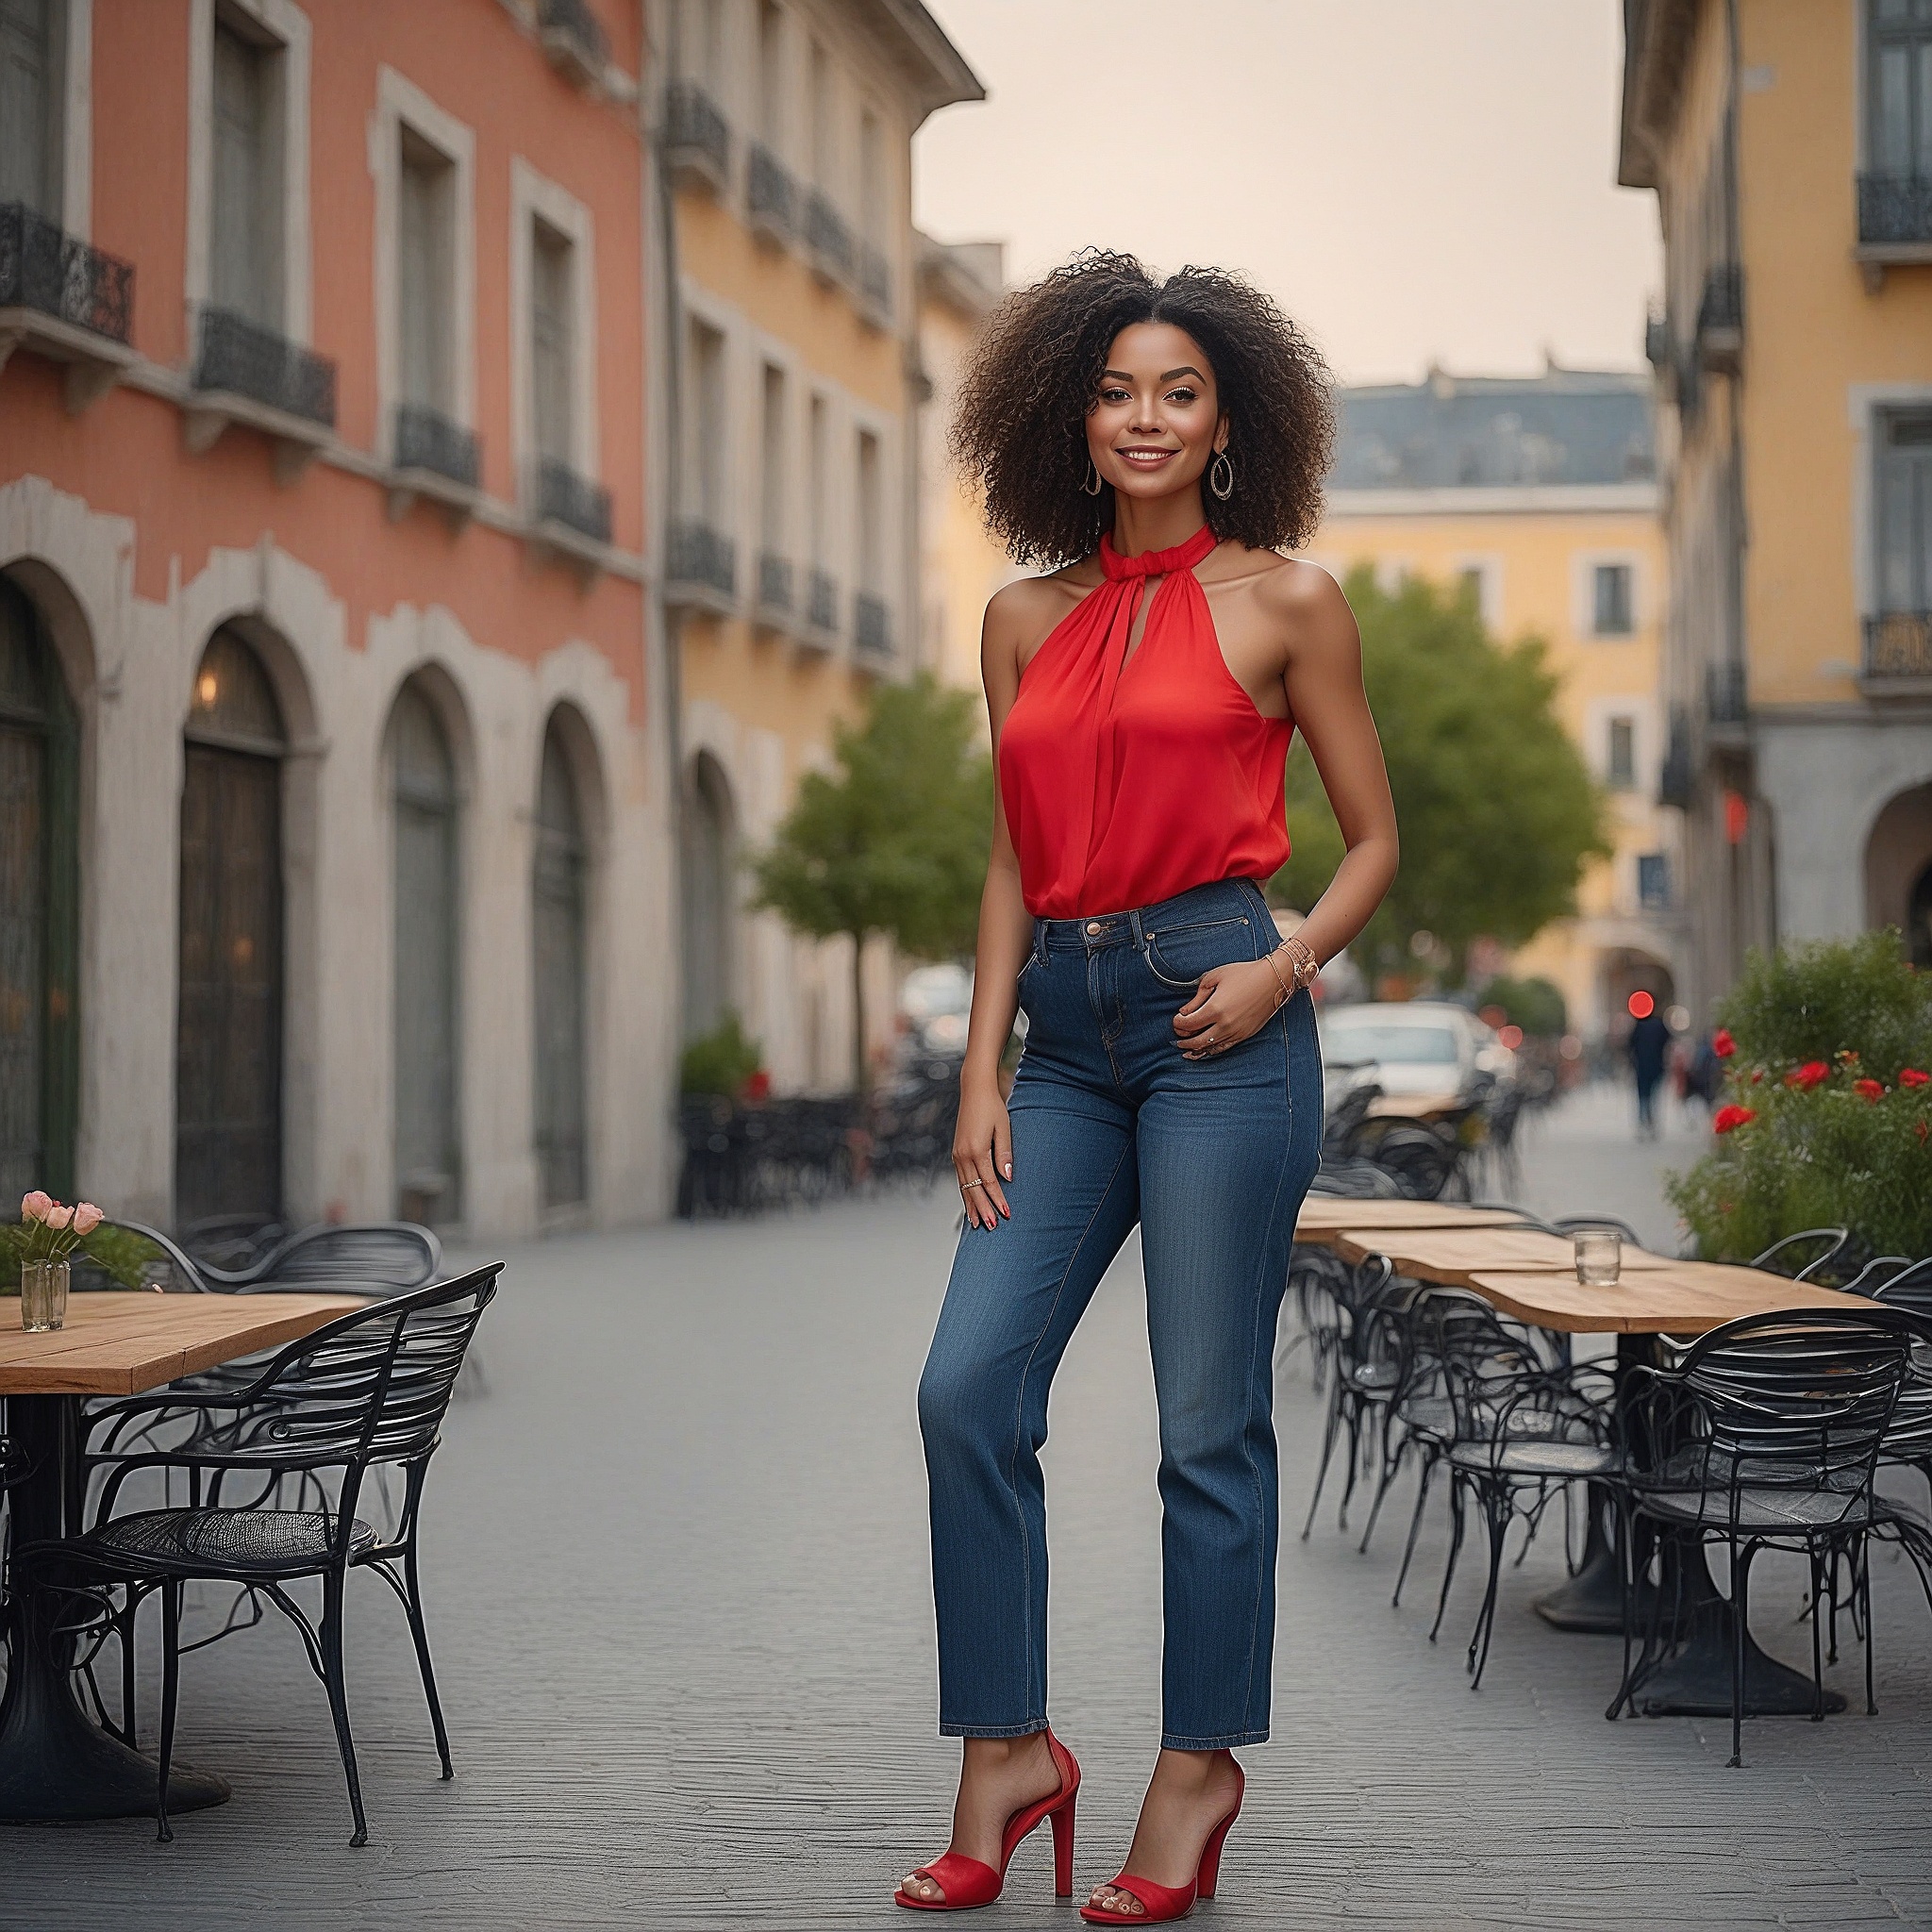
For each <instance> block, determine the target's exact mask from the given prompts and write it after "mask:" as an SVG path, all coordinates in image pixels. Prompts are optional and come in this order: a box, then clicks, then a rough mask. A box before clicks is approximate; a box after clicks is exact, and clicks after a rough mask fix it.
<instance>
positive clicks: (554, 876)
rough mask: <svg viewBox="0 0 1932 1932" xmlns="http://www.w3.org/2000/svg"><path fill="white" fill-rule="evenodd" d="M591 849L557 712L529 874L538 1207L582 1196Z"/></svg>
mask: <svg viewBox="0 0 1932 1932" xmlns="http://www.w3.org/2000/svg"><path fill="white" fill-rule="evenodd" d="M589 871H590V854H589V850H588V848H587V846H586V844H585V841H584V814H583V802H582V800H581V798H580V797H579V795H578V791H577V781H576V774H575V772H574V771H573V769H572V763H571V756H570V750H569V747H568V746H567V745H566V744H565V742H564V735H563V732H562V730H561V729H560V728H559V724H558V719H557V717H556V715H555V714H553V715H552V717H551V720H550V723H549V724H548V726H547V727H546V728H545V730H544V733H543V769H542V774H541V779H540V780H539V783H538V788H537V854H536V867H535V873H534V878H533V881H532V902H533V903H532V908H531V910H532V921H531V925H532V932H533V935H534V940H535V954H536V957H535V976H534V982H533V984H534V991H535V997H536V1012H535V1016H534V1020H535V1027H534V1030H535V1035H536V1045H537V1069H536V1071H537V1091H536V1141H537V1168H538V1193H539V1199H540V1202H541V1206H543V1207H544V1208H564V1207H569V1206H572V1205H573V1204H575V1203H576V1202H580V1201H583V1200H586V1199H588V1197H589V1194H590V1185H589V1161H588V1158H587V1150H586V1140H587V1135H586V1127H585V1121H586V1113H587V1109H586V1106H585V1097H584V1088H585V1079H584V1053H585V1041H586V1034H587V1030H588V1029H587V1024H586V1015H587V1011H588V1007H589V999H588V994H587V991H586V983H587V972H586V950H587V948H586V929H587V926H588V923H589V921H588V911H589V891H588V877H587V875H588V874H589Z"/></svg>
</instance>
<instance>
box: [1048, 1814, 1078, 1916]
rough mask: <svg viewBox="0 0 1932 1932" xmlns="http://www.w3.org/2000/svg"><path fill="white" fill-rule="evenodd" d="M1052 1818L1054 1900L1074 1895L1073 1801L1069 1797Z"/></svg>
mask: <svg viewBox="0 0 1932 1932" xmlns="http://www.w3.org/2000/svg"><path fill="white" fill-rule="evenodd" d="M1052 1817H1053V1891H1054V1896H1055V1897H1056V1898H1072V1897H1073V1895H1074V1800H1073V1798H1072V1796H1071V1795H1070V1796H1069V1797H1068V1798H1067V1801H1066V1802H1065V1804H1063V1805H1062V1806H1061V1807H1060V1808H1059V1809H1058V1811H1056V1812H1054V1813H1052Z"/></svg>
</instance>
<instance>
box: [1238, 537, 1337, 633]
mask: <svg viewBox="0 0 1932 1932" xmlns="http://www.w3.org/2000/svg"><path fill="white" fill-rule="evenodd" d="M1248 560H1249V563H1250V567H1251V568H1252V569H1253V571H1254V573H1255V576H1254V594H1255V596H1256V597H1257V599H1258V600H1259V601H1260V603H1261V605H1262V606H1263V608H1266V609H1267V610H1268V611H1269V612H1271V613H1272V614H1273V615H1274V616H1275V617H1278V618H1280V619H1282V620H1283V621H1284V622H1285V623H1288V624H1291V625H1295V626H1296V627H1297V628H1299V627H1300V626H1301V625H1324V624H1333V623H1334V622H1335V621H1336V620H1337V619H1338V618H1340V619H1343V620H1346V621H1347V622H1348V623H1350V624H1353V622H1354V615H1353V613H1352V612H1351V611H1350V610H1349V608H1348V599H1347V598H1346V597H1345V596H1343V595H1342V591H1341V585H1340V584H1338V583H1337V582H1336V581H1335V579H1334V578H1333V577H1332V576H1330V575H1329V574H1328V573H1327V572H1326V571H1325V570H1324V569H1323V568H1322V566H1321V565H1320V564H1319V563H1310V562H1308V561H1307V559H1306V558H1300V557H1283V556H1282V555H1281V554H1280V553H1279V552H1278V551H1274V550H1252V551H1250V552H1249V553H1248Z"/></svg>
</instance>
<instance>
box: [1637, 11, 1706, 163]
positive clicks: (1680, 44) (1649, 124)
mask: <svg viewBox="0 0 1932 1932" xmlns="http://www.w3.org/2000/svg"><path fill="white" fill-rule="evenodd" d="M1701 9H1702V0H1624V96H1623V108H1622V114H1621V117H1620V126H1619V132H1618V142H1617V183H1618V185H1619V186H1620V187H1623V188H1656V187H1657V185H1658V183H1659V179H1660V176H1659V174H1658V166H1657V164H1658V161H1659V159H1660V158H1661V155H1662V150H1663V147H1664V144H1665V142H1667V141H1668V139H1669V136H1670V130H1671V125H1672V124H1673V123H1674V121H1675V119H1676V113H1677V99H1678V96H1679V94H1680V93H1681V92H1682V91H1683V85H1684V73H1685V69H1686V67H1687V66H1688V65H1689V61H1690V56H1691V42H1692V41H1693V40H1695V38H1696V36H1697V16H1698V14H1699V12H1700V11H1701Z"/></svg>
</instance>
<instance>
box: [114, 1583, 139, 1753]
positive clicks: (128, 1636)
mask: <svg viewBox="0 0 1932 1932" xmlns="http://www.w3.org/2000/svg"><path fill="white" fill-rule="evenodd" d="M140 1609H141V1592H140V1591H138V1590H137V1589H136V1588H135V1587H134V1585H133V1584H132V1583H130V1584H129V1585H128V1586H127V1601H126V1603H125V1605H123V1607H122V1610H121V1620H120V1623H119V1625H118V1626H117V1627H118V1629H119V1632H120V1637H121V1741H122V1742H123V1743H124V1744H125V1745H126V1746H127V1748H128V1749H129V1750H130V1751H138V1750H140V1749H141V1745H140V1743H139V1742H138V1741H137V1734H138V1732H139V1729H140V1713H139V1712H138V1711H137V1710H136V1709H135V1707H134V1620H135V1617H136V1616H137V1615H138V1614H139V1612H140Z"/></svg>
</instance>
